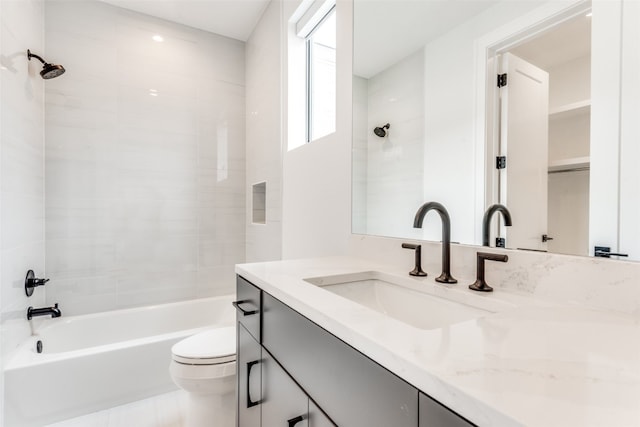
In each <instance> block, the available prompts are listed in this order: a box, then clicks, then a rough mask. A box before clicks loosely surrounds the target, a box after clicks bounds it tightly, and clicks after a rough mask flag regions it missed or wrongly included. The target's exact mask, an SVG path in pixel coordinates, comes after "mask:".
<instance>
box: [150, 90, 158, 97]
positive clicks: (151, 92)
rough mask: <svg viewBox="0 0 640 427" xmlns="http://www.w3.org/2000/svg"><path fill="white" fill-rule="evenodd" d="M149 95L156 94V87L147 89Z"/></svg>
mask: <svg viewBox="0 0 640 427" xmlns="http://www.w3.org/2000/svg"><path fill="white" fill-rule="evenodd" d="M149 95H151V96H158V91H157V90H156V89H149Z"/></svg>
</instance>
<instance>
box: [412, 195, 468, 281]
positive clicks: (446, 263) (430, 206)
mask: <svg viewBox="0 0 640 427" xmlns="http://www.w3.org/2000/svg"><path fill="white" fill-rule="evenodd" d="M430 210H434V211H436V212H438V214H440V219H441V220H442V274H440V276H438V277H436V282H440V283H458V281H457V280H456V279H454V278H453V276H451V219H450V218H449V212H447V210H446V209H445V207H444V206H442V205H441V204H440V203H438V202H427V203H425V204H424V205H422V206H420V209H418V212H416V217H415V218H414V220H413V227H414V228H422V221H423V220H424V216H425V215H426V214H427V212H429V211H430Z"/></svg>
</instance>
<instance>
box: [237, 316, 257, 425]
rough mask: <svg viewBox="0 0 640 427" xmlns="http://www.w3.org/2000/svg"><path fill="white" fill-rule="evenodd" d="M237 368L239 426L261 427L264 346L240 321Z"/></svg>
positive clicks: (238, 327)
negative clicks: (262, 357) (262, 356)
mask: <svg viewBox="0 0 640 427" xmlns="http://www.w3.org/2000/svg"><path fill="white" fill-rule="evenodd" d="M237 334H238V340H237V346H238V349H237V353H236V354H237V356H236V363H237V365H236V370H237V379H238V386H237V387H236V390H237V393H238V395H237V398H236V402H238V408H237V409H238V417H237V425H238V427H260V399H261V393H260V392H261V388H262V384H261V370H262V361H261V355H262V347H261V346H260V344H259V343H258V342H257V341H256V340H255V339H254V338H253V337H252V336H251V334H250V333H249V332H248V331H247V330H246V329H245V328H244V326H242V324H240V322H238V324H237Z"/></svg>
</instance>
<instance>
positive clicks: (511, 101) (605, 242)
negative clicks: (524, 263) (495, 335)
mask: <svg viewBox="0 0 640 427" xmlns="http://www.w3.org/2000/svg"><path fill="white" fill-rule="evenodd" d="M637 3H638V2H634V1H632V0H628V1H625V0H620V1H616V0H611V1H593V2H590V1H551V2H545V1H508V0H507V1H482V0H475V1H455V2H451V1H444V0H442V1H441V0H421V1H392V0H379V1H364V0H363V1H359V0H356V1H355V2H354V64H353V70H354V77H353V103H354V106H353V107H354V108H353V133H354V134H353V232H354V233H355V234H370V235H380V236H390V237H402V238H418V239H427V240H440V235H441V231H440V221H439V219H438V218H437V217H436V218H434V219H432V220H427V221H425V226H424V228H423V229H414V228H413V227H412V223H413V217H414V215H415V212H416V210H417V209H418V208H419V207H420V206H421V205H422V204H423V203H424V202H426V201H437V202H440V203H442V204H443V205H444V206H445V207H446V208H447V209H448V211H449V214H450V216H451V222H452V230H451V237H452V241H455V242H459V243H464V244H474V245H479V244H482V219H483V214H484V213H485V211H486V209H487V208H488V207H489V206H491V205H493V204H502V205H504V206H506V207H507V209H509V211H510V212H511V217H512V222H513V224H512V226H510V227H506V226H505V224H504V222H503V220H502V217H501V216H500V215H495V218H494V219H493V221H492V226H491V239H490V241H489V245H490V246H496V245H498V246H500V245H502V244H504V245H505V246H506V247H507V248H514V249H525V250H536V251H547V252H553V253H562V254H572V255H585V256H593V255H606V251H609V252H610V253H611V254H615V253H624V254H628V255H629V257H628V258H622V257H618V256H613V258H621V259H634V260H640V243H636V242H640V227H638V226H636V222H638V221H636V220H634V218H640V207H639V206H638V205H640V203H638V202H639V201H640V197H638V196H637V194H636V193H637V192H636V191H635V189H634V188H637V186H638V185H639V184H640V172H638V171H637V169H638V168H637V167H636V166H635V163H637V160H640V151H639V150H638V149H637V148H635V147H636V145H639V144H638V143H637V141H638V140H640V139H635V138H638V137H640V135H639V133H640V132H639V125H638V124H637V123H636V122H638V119H637V118H638V117H640V106H639V102H638V101H637V99H638V96H640V88H639V86H640V85H639V84H638V83H637V82H636V80H637V79H636V78H634V77H633V70H634V69H635V70H636V72H637V69H638V65H639V64H640V59H639V58H638V56H639V55H638V53H637V51H638V50H639V48H638V47H639V46H640V30H637V29H635V27H637V24H634V21H635V22H636V23H637V22H638V19H640V6H639V5H638V4H637ZM596 247H597V248H596Z"/></svg>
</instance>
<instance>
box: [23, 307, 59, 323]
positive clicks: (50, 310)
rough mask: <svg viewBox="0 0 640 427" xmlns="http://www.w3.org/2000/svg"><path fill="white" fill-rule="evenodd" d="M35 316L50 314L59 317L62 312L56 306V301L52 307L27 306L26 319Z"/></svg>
mask: <svg viewBox="0 0 640 427" xmlns="http://www.w3.org/2000/svg"><path fill="white" fill-rule="evenodd" d="M37 316H51V317H52V318H53V317H60V316H62V312H61V311H60V309H59V308H58V303H55V305H54V306H53V307H43V308H33V307H29V308H28V309H27V320H31V319H32V318H34V317H37Z"/></svg>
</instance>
